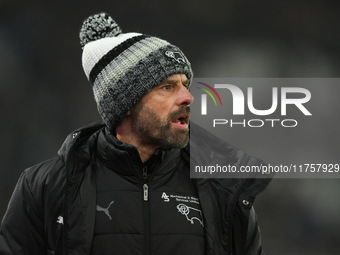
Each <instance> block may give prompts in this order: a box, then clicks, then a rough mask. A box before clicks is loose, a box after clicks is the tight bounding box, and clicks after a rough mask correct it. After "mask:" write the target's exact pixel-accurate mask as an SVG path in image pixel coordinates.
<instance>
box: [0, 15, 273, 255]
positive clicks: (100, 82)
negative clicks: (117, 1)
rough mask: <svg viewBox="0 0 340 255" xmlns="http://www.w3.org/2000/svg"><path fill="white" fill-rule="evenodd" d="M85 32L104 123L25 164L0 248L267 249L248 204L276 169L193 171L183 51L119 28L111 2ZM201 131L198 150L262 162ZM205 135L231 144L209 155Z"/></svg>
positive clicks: (86, 58)
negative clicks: (223, 175)
mask: <svg viewBox="0 0 340 255" xmlns="http://www.w3.org/2000/svg"><path fill="white" fill-rule="evenodd" d="M80 39H81V45H82V46H83V68H84V71H85V74H86V75H87V77H88V79H89V80H90V82H91V84H92V88H93V92H94V96H95V100H96V102H97V106H98V111H99V113H100V115H101V117H102V119H103V121H104V123H101V122H100V123H94V124H91V125H88V126H86V127H83V128H80V129H79V130H77V131H75V132H73V133H72V134H70V135H69V136H68V137H67V139H66V140H65V142H64V144H63V146H62V147H61V149H60V150H59V152H58V156H57V157H56V158H53V159H50V160H48V161H46V162H43V163H40V164H38V165H36V166H34V167H31V168H29V169H27V170H25V171H24V172H23V174H22V175H21V177H20V179H19V181H18V184H17V186H16V188H15V191H14V193H13V196H12V198H11V201H10V203H9V206H8V210H7V212H6V215H5V217H4V219H3V221H2V224H1V231H0V254H6V255H7V254H15V255H19V254H34V255H39V254H125V255H126V254H172V255H176V254H195V255H196V254H208V255H212V254H240V255H244V254H263V252H262V248H261V238H260V232H259V228H258V224H257V219H256V215H255V212H254V209H253V207H252V204H253V202H254V200H255V196H256V195H257V194H258V193H259V192H260V191H262V190H263V189H264V188H265V187H266V186H267V184H268V182H269V179H240V178H229V179H221V180H218V179H190V174H189V155H190V151H189V145H188V141H189V117H190V104H191V103H192V102H193V98H192V96H191V94H190V93H189V90H188V89H189V86H190V82H191V79H192V70H191V66H190V63H189V62H188V60H187V59H186V57H185V56H184V54H183V52H182V51H181V50H180V49H179V48H177V47H176V46H174V45H171V44H170V43H168V42H166V41H164V40H161V39H159V38H156V37H151V36H147V35H143V34H138V33H125V34H124V33H122V31H121V29H120V28H119V27H118V25H117V24H116V23H115V22H114V21H113V20H112V18H111V17H109V16H108V15H107V14H105V13H100V14H96V15H93V16H91V17H89V18H88V19H87V20H86V21H85V22H84V24H83V27H82V29H81V32H80ZM191 125H194V124H191ZM203 133H205V132H204V131H202V130H201V129H200V128H198V127H196V128H195V129H192V134H191V135H195V136H199V137H202V139H201V140H200V144H195V143H192V144H191V154H193V153H194V151H195V150H196V149H197V148H198V147H200V150H196V151H199V152H198V153H196V157H199V158H200V160H201V161H203V162H204V161H206V162H209V161H213V160H215V158H222V159H223V160H224V161H225V162H227V163H229V164H230V163H232V164H234V165H240V164H262V161H260V160H258V159H256V158H253V157H251V156H249V155H247V154H245V153H244V152H241V151H239V150H237V149H235V148H234V147H232V146H230V145H228V144H226V143H224V142H221V141H220V140H218V139H217V138H215V137H213V136H209V135H208V137H207V138H204V136H202V134H203ZM205 139H207V140H209V141H210V142H211V141H215V143H214V144H216V146H217V147H218V148H217V149H218V150H217V151H223V152H224V153H225V154H224V153H223V154H221V153H220V154H215V155H214V156H211V155H212V154H211V153H207V150H208V149H207V148H206V146H205V144H207V143H206V140H205ZM210 149H211V148H210ZM210 149H209V150H210Z"/></svg>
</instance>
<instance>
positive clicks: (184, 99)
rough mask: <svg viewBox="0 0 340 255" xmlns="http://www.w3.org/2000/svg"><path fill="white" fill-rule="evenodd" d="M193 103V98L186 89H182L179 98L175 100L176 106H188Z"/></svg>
mask: <svg viewBox="0 0 340 255" xmlns="http://www.w3.org/2000/svg"><path fill="white" fill-rule="evenodd" d="M193 102H194V97H193V96H192V95H191V93H190V92H189V90H188V89H187V88H186V87H184V86H183V87H182V88H181V91H180V94H179V97H178V98H177V104H178V105H185V106H186V105H190V104H192V103H193Z"/></svg>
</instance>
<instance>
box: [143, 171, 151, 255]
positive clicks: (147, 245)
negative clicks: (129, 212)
mask: <svg viewBox="0 0 340 255" xmlns="http://www.w3.org/2000/svg"><path fill="white" fill-rule="evenodd" d="M147 170H148V169H147V167H146V166H144V167H143V172H142V179H143V181H144V184H143V200H144V201H143V202H144V205H143V207H144V227H145V232H144V245H145V246H144V247H145V253H144V254H145V255H149V254H150V218H149V185H148V184H147V182H146V179H147V177H148V171H147Z"/></svg>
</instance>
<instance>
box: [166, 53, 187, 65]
mask: <svg viewBox="0 0 340 255" xmlns="http://www.w3.org/2000/svg"><path fill="white" fill-rule="evenodd" d="M165 55H166V56H168V57H169V58H173V59H174V60H176V61H177V63H184V64H185V63H186V61H185V59H186V58H185V56H184V55H183V54H182V53H181V52H173V51H170V50H168V51H166V52H165Z"/></svg>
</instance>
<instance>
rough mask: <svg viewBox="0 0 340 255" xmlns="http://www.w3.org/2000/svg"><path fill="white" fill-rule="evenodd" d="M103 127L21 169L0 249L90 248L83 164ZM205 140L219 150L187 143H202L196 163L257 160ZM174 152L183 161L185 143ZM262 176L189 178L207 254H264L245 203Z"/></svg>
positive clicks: (90, 214)
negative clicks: (29, 166)
mask: <svg viewBox="0 0 340 255" xmlns="http://www.w3.org/2000/svg"><path fill="white" fill-rule="evenodd" d="M192 125H193V124H192ZM103 128H104V125H103V124H102V123H94V124H91V125H88V126H86V127H83V128H81V129H79V130H77V131H75V132H73V133H72V134H70V135H69V136H68V137H67V138H66V140H65V142H64V144H63V146H62V147H61V149H60V150H59V152H58V156H57V157H56V158H53V159H51V160H48V161H46V162H43V163H40V164H39V165H36V166H34V167H31V168H29V169H27V170H25V171H24V172H23V173H22V175H21V177H20V179H19V181H18V183H17V186H16V188H15V190H14V193H13V195H12V198H11V200H10V203H9V205H8V210H7V212H6V214H5V216H4V219H3V221H2V223H1V230H0V254H1V255H3V254H4V255H9V254H15V255H20V254H32V255H33V254H34V255H40V254H90V253H91V245H92V240H93V230H94V225H95V220H94V218H95V213H96V183H95V181H94V173H93V171H90V169H91V165H92V164H93V160H95V159H94V158H93V155H94V152H95V151H96V150H97V144H98V143H100V142H101V141H100V139H98V134H99V132H100V130H102V129H103ZM194 130H196V131H195V132H197V133H196V134H191V135H198V136H200V137H201V136H202V135H203V133H204V136H205V137H206V136H207V135H206V133H205V131H204V130H201V129H200V128H195V129H194ZM202 137H203V136H202ZM207 139H209V144H214V148H215V147H216V146H217V147H219V149H218V150H217V151H221V149H223V150H222V151H225V152H226V154H225V155H216V154H211V153H207V152H209V151H210V149H211V148H208V143H205V141H204V138H202V139H201V140H199V144H194V143H191V147H195V146H199V147H200V148H204V150H203V151H202V149H201V150H199V151H200V152H199V153H202V155H195V157H196V158H197V160H198V161H200V163H204V161H206V162H209V163H211V162H214V159H215V158H221V157H222V158H223V157H225V158H226V161H228V162H226V163H232V164H233V165H237V166H240V165H260V164H263V162H262V161H260V160H258V159H256V158H254V157H251V156H249V155H247V154H245V153H244V152H242V151H240V150H238V149H236V148H234V147H232V146H230V145H229V144H227V143H225V142H222V141H220V140H219V139H217V138H215V137H213V136H208V137H207ZM212 140H213V142H212ZM214 141H215V142H214ZM204 145H206V146H204ZM191 150H193V148H191ZM180 155H181V158H182V160H184V161H185V162H187V164H189V162H190V160H189V155H190V150H189V147H186V148H185V149H182V150H181V151H180ZM226 155H227V156H226ZM268 177H270V176H266V178H247V179H246V178H227V179H192V181H193V184H194V186H195V188H196V192H197V195H198V197H199V200H200V203H201V208H202V211H203V215H204V228H205V237H206V245H205V247H206V254H207V255H213V254H214V255H217V254H233V255H246V254H263V252H262V247H261V236H260V230H259V227H258V223H257V218H256V214H255V211H254V209H253V207H252V205H253V202H254V200H255V197H256V195H257V194H258V193H259V192H261V191H263V190H264V189H265V187H266V186H267V185H268V183H269V182H270V178H268Z"/></svg>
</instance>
